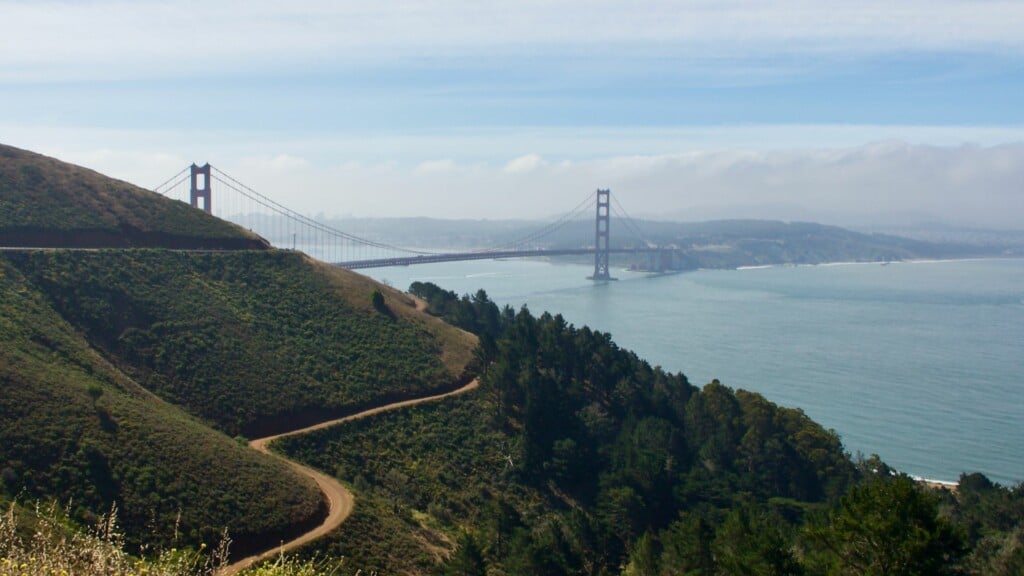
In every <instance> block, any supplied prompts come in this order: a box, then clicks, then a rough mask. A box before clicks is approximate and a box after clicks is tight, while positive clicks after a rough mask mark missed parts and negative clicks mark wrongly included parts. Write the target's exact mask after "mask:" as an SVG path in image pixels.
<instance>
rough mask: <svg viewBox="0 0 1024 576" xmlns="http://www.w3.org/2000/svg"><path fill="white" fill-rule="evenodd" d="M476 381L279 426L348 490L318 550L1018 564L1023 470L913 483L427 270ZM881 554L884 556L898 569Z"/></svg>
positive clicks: (592, 568) (476, 560)
mask: <svg viewBox="0 0 1024 576" xmlns="http://www.w3.org/2000/svg"><path fill="white" fill-rule="evenodd" d="M413 290H414V292H416V293H419V294H422V295H424V296H425V297H427V298H428V300H429V303H430V309H431V310H435V311H438V312H439V313H442V314H443V315H444V316H445V317H446V318H451V319H452V320H453V321H456V322H458V323H460V324H463V325H465V326H468V327H472V328H473V329H474V330H478V331H479V332H480V334H481V342H482V345H481V349H480V355H481V358H482V359H486V362H485V364H484V366H485V368H484V369H483V371H482V376H481V386H480V389H479V390H478V391H476V392H474V393H473V394H469V395H465V396H460V397H457V398H451V399H449V400H447V401H445V402H443V403H436V404H431V405H421V406H416V407H414V408H410V409H407V410H404V411H400V412H390V413H384V414H379V415H376V416H373V417H372V418H367V419H364V420H359V421H356V422H352V423H349V424H347V425H346V426H344V427H342V428H335V429H327V430H321V431H317V432H314V433H310V434H307V435H304V436H301V437H291V438H286V439H283V440H281V441H279V442H278V447H279V448H280V449H282V450H284V451H285V452H286V453H287V454H289V455H290V456H292V457H294V458H300V459H302V460H303V461H306V462H309V463H312V464H313V465H315V466H317V467H319V468H321V469H323V470H333V471H334V473H335V474H336V475H337V477H339V478H342V479H344V480H346V481H347V482H349V483H351V485H352V486H353V487H354V489H355V493H356V496H357V498H358V499H359V502H360V505H359V506H358V507H357V509H356V512H355V514H354V515H353V517H352V518H350V520H349V521H348V522H346V523H345V524H344V525H343V526H342V527H341V529H340V530H339V531H338V532H337V533H335V534H333V535H331V536H330V537H329V538H327V539H325V540H324V541H322V542H319V543H318V544H316V545H315V546H314V549H315V550H317V551H319V552H321V553H326V554H327V555H329V556H334V557H338V556H344V557H346V558H347V559H350V560H352V561H354V562H355V563H356V564H357V565H359V566H362V567H365V568H366V569H367V570H375V571H378V572H379V573H382V574H385V573H388V574H390V573H411V574H429V573H433V574H443V575H453V576H454V575H460V576H465V575H479V576H483V575H485V574H487V575H495V574H510V575H511V574H550V575H560V574H594V575H605V574H607V575H623V576H627V575H628V576H636V575H658V576H670V575H676V574H701V575H716V574H721V575H734V574H779V575H782V574H792V575H800V574H806V575H824V574H908V575H909V574H929V575H942V574H948V575H954V574H956V575H964V574H978V575H1000V576H1009V575H1015V574H1020V569H1021V568H1022V567H1024V529H1022V527H1024V486H1018V487H1017V488H1015V489H1007V488H1004V487H1000V486H995V485H993V484H992V483H991V482H989V481H988V480H987V479H985V478H984V476H981V475H971V476H965V477H964V478H962V479H961V484H960V487H959V493H957V494H952V493H950V492H948V491H937V490H931V489H927V488H925V487H923V486H921V485H919V484H918V483H916V482H915V481H913V480H912V479H910V478H908V477H906V476H904V475H900V474H896V473H895V472H893V471H892V470H891V469H889V468H888V467H887V466H886V465H885V464H884V463H882V462H881V461H879V460H878V459H877V457H872V458H869V459H867V460H864V459H862V458H858V459H857V460H853V459H851V458H850V456H849V455H848V454H845V453H844V451H843V447H842V444H841V443H840V441H839V438H838V436H837V435H836V434H835V433H834V432H832V431H828V430H824V429H823V428H822V427H821V426H819V425H818V424H816V423H815V422H813V421H812V420H810V419H809V418H808V417H807V416H806V415H805V414H803V412H801V411H800V410H798V409H792V408H784V407H779V406H776V405H775V404H773V403H771V402H769V401H767V400H766V399H765V398H763V397H762V396H760V395H758V394H755V393H751V392H747V391H744V390H733V389H730V388H728V387H726V386H724V385H722V384H721V383H719V382H717V381H713V382H711V383H709V384H707V385H705V386H704V387H703V388H700V389H698V388H696V387H694V386H692V385H690V383H689V382H688V381H687V379H686V377H685V376H683V375H681V374H668V373H666V372H664V371H662V370H661V369H659V368H656V367H651V366H650V365H648V364H647V363H646V362H644V361H643V360H641V359H640V358H638V357H637V356H636V355H635V354H633V353H631V352H629V351H626V350H622V349H620V348H618V347H617V346H616V345H615V343H614V342H613V341H612V340H611V339H610V337H609V336H608V335H607V334H603V333H600V332H594V331H592V330H590V329H588V328H586V327H583V328H575V327H573V326H570V325H568V324H567V323H566V322H565V321H564V320H563V319H562V318H561V317H559V316H551V315H549V314H544V315H542V316H540V317H534V316H532V315H531V314H530V313H529V312H528V311H527V310H525V309H524V310H521V311H519V312H518V313H516V312H514V311H512V310H511V309H509V308H506V309H504V310H498V308H497V307H496V306H494V304H493V303H491V302H489V300H488V299H487V297H486V294H484V293H482V292H478V293H477V294H476V295H474V296H473V297H468V296H467V297H462V298H457V297H455V295H454V294H452V293H450V292H445V291H443V290H439V289H437V288H436V287H434V286H432V285H429V284H420V285H415V286H414V288H413ZM894 566H896V567H898V568H893V567H894Z"/></svg>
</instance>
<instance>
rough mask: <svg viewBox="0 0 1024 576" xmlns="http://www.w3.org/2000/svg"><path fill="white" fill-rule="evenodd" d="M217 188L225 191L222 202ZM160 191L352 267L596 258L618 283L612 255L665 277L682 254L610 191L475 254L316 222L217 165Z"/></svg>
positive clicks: (284, 244) (195, 168)
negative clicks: (653, 238)
mask: <svg viewBox="0 0 1024 576" xmlns="http://www.w3.org/2000/svg"><path fill="white" fill-rule="evenodd" d="M214 184H216V185H217V187H218V192H217V199H216V202H214V198H213V187H214ZM154 191H156V192H157V193H159V194H162V195H164V196H166V197H169V198H173V199H177V200H181V201H183V202H188V203H189V204H191V205H192V206H193V207H194V208H196V209H200V210H204V211H206V212H208V213H210V214H212V215H214V216H217V217H218V218H221V219H223V220H228V221H230V222H233V223H235V224H238V225H239V226H242V227H244V228H247V229H249V230H251V231H253V232H255V233H256V234H259V235H260V236H262V237H263V238H264V239H266V240H267V241H268V242H270V243H271V244H272V245H273V246H275V247H277V248H285V249H288V248H291V249H296V250H298V249H301V250H302V251H304V252H306V253H308V254H309V255H310V256H312V257H314V258H317V259H319V260H322V261H324V262H327V263H330V264H334V265H337V266H340V267H343V268H347V269H350V270H358V269H366V268H381V267H387V266H409V265H414V264H432V263H439V262H456V261H465V260H485V259H500V258H528V257H555V256H577V257H579V256H590V255H592V256H593V259H594V273H593V275H592V276H590V278H592V279H594V280H598V281H602V280H611V279H612V276H611V269H610V261H611V257H612V255H622V254H626V255H631V258H632V259H633V265H634V266H636V267H637V268H639V269H643V270H648V271H655V272H661V271H664V270H666V269H671V268H674V267H675V266H674V259H675V258H674V256H675V255H676V253H677V251H676V250H674V249H672V248H662V247H659V246H657V245H655V244H653V243H651V242H649V241H648V240H647V239H645V238H644V235H643V233H642V232H641V230H640V227H639V226H638V224H637V223H636V221H634V220H633V219H632V218H630V217H629V215H628V214H627V213H626V211H625V210H624V209H623V208H622V206H621V204H619V203H618V200H617V199H616V198H614V197H613V196H612V194H611V191H610V190H607V189H604V190H602V189H598V190H596V191H595V192H591V193H589V194H587V195H586V196H585V197H583V198H582V199H581V201H580V202H579V203H578V204H577V205H576V206H575V207H574V208H572V209H571V210H569V211H568V212H566V213H564V214H562V215H561V216H559V217H557V218H556V219H554V220H553V221H551V222H548V223H545V224H543V225H540V226H537V227H536V228H534V229H531V230H529V231H528V232H526V233H523V234H521V235H520V236H518V237H514V238H510V239H509V240H507V241H501V242H500V243H499V244H498V245H496V246H488V247H484V248H478V249H473V250H427V249H423V248H418V247H408V246H400V245H397V244H395V243H391V242H387V241H385V240H382V239H379V238H368V237H366V235H357V234H354V233H352V232H348V231H345V230H342V229H341V228H340V227H339V226H338V225H336V224H334V223H329V222H327V221H325V220H326V219H325V218H323V217H321V218H313V217H311V216H308V215H305V214H302V213H300V212H298V211H296V210H294V209H292V208H289V207H287V206H285V205H283V204H281V203H279V202H277V201H276V200H274V199H272V198H270V197H268V196H266V195H264V194H262V193H260V192H257V191H256V190H254V189H253V188H252V187H250V186H248V185H246V184H244V183H242V182H240V181H239V180H238V179H236V178H233V177H232V176H230V175H228V174H227V173H225V172H223V171H222V170H220V169H218V168H216V167H215V166H211V165H210V164H204V165H202V166H199V165H196V164H192V165H191V166H188V167H186V168H185V169H183V170H182V171H181V172H179V173H178V174H176V175H174V176H172V177H171V178H169V179H167V180H166V181H165V182H163V183H162V184H160V185H159V186H157V187H156V188H154ZM612 214H615V216H616V222H621V223H622V228H623V229H624V232H625V233H617V234H616V236H615V242H614V243H613V242H612V235H611V220H612Z"/></svg>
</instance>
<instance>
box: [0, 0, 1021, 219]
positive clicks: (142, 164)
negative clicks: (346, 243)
mask: <svg viewBox="0 0 1024 576" xmlns="http://www.w3.org/2000/svg"><path fill="white" fill-rule="evenodd" d="M894 4H895V6H894ZM0 16H2V17H0V26H2V28H3V31H4V33H3V34H2V35H0V142H3V143H5V144H10V145H14V146H19V147H22V148H28V149H32V150H35V151H38V152H41V153H44V154H49V155H53V156H56V157H58V158H60V159H62V160H67V161H70V162H75V163H78V164H82V165H85V166H87V167H89V168H93V169H95V170H99V171H101V172H104V173H106V174H109V175H111V176H114V177H117V178H122V179H125V180H128V181H131V182H133V183H135V184H138V185H141V186H145V187H153V186H155V185H156V184H158V183H159V182H161V181H163V180H164V179H166V178H167V177H169V176H171V175H172V174H174V173H176V172H177V171H178V170H180V169H181V168H182V167H184V166H185V165H187V164H189V163H191V162H199V163H203V162H211V163H213V164H215V165H217V166H219V167H221V168H222V169H224V170H226V171H228V172H229V173H231V174H232V175H233V176H235V177H237V178H239V179H241V180H243V181H244V182H246V183H247V184H249V185H251V186H253V187H255V188H257V189H258V190H260V191H261V192H263V193H265V194H267V195H269V196H272V197H274V198H275V199H279V200H280V201H283V202H286V203H288V205H289V206H293V207H295V208H296V209H299V210H302V211H305V212H307V213H324V214H326V215H328V216H331V215H337V216H341V215H350V216H361V217H384V216H429V217H452V218H492V219H495V218H540V217H545V216H547V215H550V214H551V213H552V212H553V211H557V210H559V209H563V208H568V207H571V206H572V205H573V204H574V202H575V201H576V200H577V199H578V198H580V197H581V195H582V194H585V193H586V192H587V191H588V190H593V189H595V188H598V187H601V188H604V187H610V188H612V189H613V190H614V191H615V192H616V193H617V195H618V198H619V199H620V201H622V202H623V203H624V205H625V206H626V207H627V208H628V209H629V211H630V212H631V213H632V214H633V215H634V216H637V217H659V218H675V219H684V220H693V219H705V218H730V217H735V218H740V217H742V218H749V217H765V218H775V219H783V220H817V221H821V222H825V223H832V224H841V225H870V224H879V225H890V224H897V223H915V222H926V221H927V222H938V223H944V224H951V225H960V226H983V227H992V228H1014V229H1020V228H1024V223H1022V222H1021V217H1020V216H1021V215H1022V214H1024V106H1022V105H1021V102H1024V34H1022V33H1021V30H1024V3H1019V2H1003V1H982V2H962V1H954V0H938V1H930V2H924V1H917V0H909V1H901V2H899V3H891V2H881V1H875V0H867V1H863V2H857V3H851V2H829V1H810V0H799V1H798V0H780V1H777V2H754V1H735V2H721V1H716V2H712V1H700V2H697V1H681V2H680V1H674V2H668V1H665V2H657V1H655V2H634V3H624V2H611V1H590V2H583V1H577V0H562V1H545V2H539V1H526V2H517V3H510V4H508V5H503V6H487V5H486V4H480V3H476V2H468V1H465V0H448V1H445V0H435V1H432V2H390V3H363V2H329V1H326V0H323V1H298V2H292V3H287V4H285V3H279V2H270V1H269V0H256V1H249V2H241V1H218V0H214V1H210V2H204V3H201V4H196V3H191V2H155V1H140V2H127V1H124V0H117V1H114V0H87V1H82V2H63V1H61V2H56V1H50V0H43V1H31V2H29V1H11V0H0Z"/></svg>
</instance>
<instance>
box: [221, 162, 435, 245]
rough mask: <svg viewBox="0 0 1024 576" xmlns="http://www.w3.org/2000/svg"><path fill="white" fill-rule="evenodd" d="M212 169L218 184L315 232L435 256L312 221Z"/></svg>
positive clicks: (225, 174) (222, 172)
mask: <svg viewBox="0 0 1024 576" xmlns="http://www.w3.org/2000/svg"><path fill="white" fill-rule="evenodd" d="M211 168H213V170H214V172H215V173H216V175H215V176H214V178H215V179H216V180H217V181H218V182H220V183H221V184H223V185H225V186H227V187H228V188H231V189H232V190H234V191H235V192H237V193H239V194H241V195H243V196H245V197H247V198H249V199H250V200H253V201H254V202H256V203H258V204H260V205H261V206H263V207H264V208H268V209H270V210H272V211H274V212H276V213H278V214H280V215H282V216H285V217H286V218H290V219H292V220H295V221H297V222H299V223H301V224H304V225H306V226H308V227H310V228H312V229H314V230H317V231H320V232H324V233H327V234H329V235H332V236H335V237H338V238H342V239H345V240H349V241H351V242H357V243H360V244H364V245H366V246H372V247H374V248H381V249H384V250H392V251H395V252H401V253H405V254H418V255H428V254H434V252H428V251H423V250H414V249H412V248H403V247H400V246H394V245H391V244H385V243H383V242H375V241H373V240H368V239H366V238H362V237H359V236H356V235H354V234H349V233H347V232H343V231H341V230H338V229H337V228H335V227H333V226H329V225H327V224H324V223H322V222H319V221H317V220H314V219H312V218H310V217H308V216H306V215H304V214H301V213H299V212H296V211H295V210H292V209H291V208H288V207H287V206H284V205H283V204H280V203H278V202H276V201H274V200H272V199H270V198H268V197H267V196H264V195H263V194H260V193H259V192H257V191H255V190H253V189H252V188H250V187H248V186H246V185H245V184H243V183H241V182H239V181H238V180H236V179H234V178H232V177H231V176H230V175H228V174H227V173H225V172H224V171H222V170H220V169H219V168H217V167H216V166H211Z"/></svg>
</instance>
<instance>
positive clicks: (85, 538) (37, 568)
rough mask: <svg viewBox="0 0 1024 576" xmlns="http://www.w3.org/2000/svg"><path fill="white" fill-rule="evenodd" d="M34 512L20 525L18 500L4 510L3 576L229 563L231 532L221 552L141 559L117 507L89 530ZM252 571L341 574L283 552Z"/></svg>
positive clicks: (139, 571)
mask: <svg viewBox="0 0 1024 576" xmlns="http://www.w3.org/2000/svg"><path fill="white" fill-rule="evenodd" d="M34 516H35V517H34V518H32V519H31V521H30V522H29V523H26V524H24V525H19V518H18V516H17V513H16V508H15V506H14V504H11V506H10V507H9V508H8V510H7V511H5V512H4V513H3V514H0V576H216V575H217V574H218V572H219V571H220V570H221V569H222V568H224V567H225V566H227V563H228V547H229V545H230V539H229V538H228V537H227V534H226V533H225V534H224V538H223V539H222V540H221V544H220V546H218V547H217V549H216V550H212V551H208V550H206V549H205V548H201V549H200V550H199V551H195V550H190V549H186V550H179V549H177V548H168V549H164V550H160V551H157V552H155V553H153V554H149V555H146V556H145V557H143V558H140V557H135V556H132V555H131V554H128V553H127V552H126V551H125V547H124V536H123V534H122V533H121V532H120V531H119V530H118V528H117V510H116V508H115V509H112V510H111V511H110V513H109V514H105V515H103V516H101V517H100V518H99V520H98V521H97V523H96V526H95V527H93V528H91V529H88V530H86V531H80V530H74V529H72V528H70V527H69V525H68V522H67V520H66V518H67V516H66V515H65V514H64V513H63V512H62V511H61V510H59V509H58V508H57V507H56V506H49V507H41V506H39V505H37V506H36V514H35V515H34ZM26 526H31V528H30V529H28V530H26ZM143 552H144V553H145V552H146V551H143ZM246 573H247V574H251V575H253V576H335V575H338V571H337V569H336V568H330V567H329V566H328V564H327V563H326V562H317V561H314V560H306V561H299V560H296V559H294V558H290V557H288V556H285V555H283V554H282V555H281V556H279V557H278V558H277V559H275V560H274V561H273V562H269V563H264V564H262V565H260V566H257V567H255V568H252V569H250V570H249V571H247V572H246Z"/></svg>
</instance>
